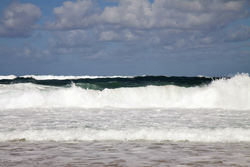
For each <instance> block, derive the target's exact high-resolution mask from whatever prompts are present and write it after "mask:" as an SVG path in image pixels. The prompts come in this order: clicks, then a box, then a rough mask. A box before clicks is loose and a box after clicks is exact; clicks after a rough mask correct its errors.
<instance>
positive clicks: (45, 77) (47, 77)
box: [20, 75, 134, 80]
mask: <svg viewBox="0 0 250 167" xmlns="http://www.w3.org/2000/svg"><path fill="white" fill-rule="evenodd" d="M20 77H22V78H34V79H36V80H66V79H96V78H133V77H134V76H88V75H84V76H70V75H69V76H64V75H61V76H56V75H24V76H20Z"/></svg>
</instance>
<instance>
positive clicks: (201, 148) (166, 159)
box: [0, 141, 250, 167]
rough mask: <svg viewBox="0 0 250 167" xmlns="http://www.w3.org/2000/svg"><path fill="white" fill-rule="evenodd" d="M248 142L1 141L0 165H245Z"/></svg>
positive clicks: (249, 158)
mask: <svg viewBox="0 0 250 167" xmlns="http://www.w3.org/2000/svg"><path fill="white" fill-rule="evenodd" d="M249 150H250V143H201V142H198V143H192V142H167V141H166V142H149V141H133V142H125V141H124V142H121V141H92V142H86V141H82V142H49V141H47V142H25V141H15V142H1V143H0V166H19V167H29V166H30V167H32V166H182V167H183V166H209V167H210V166H218V167H221V166H245V167H247V166H249V165H250V151H249Z"/></svg>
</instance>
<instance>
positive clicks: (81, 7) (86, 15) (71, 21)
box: [45, 0, 98, 30]
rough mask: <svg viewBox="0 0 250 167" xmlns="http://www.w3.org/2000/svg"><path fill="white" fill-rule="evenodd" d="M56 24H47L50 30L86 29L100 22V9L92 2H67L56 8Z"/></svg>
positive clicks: (46, 26)
mask: <svg viewBox="0 0 250 167" xmlns="http://www.w3.org/2000/svg"><path fill="white" fill-rule="evenodd" d="M53 13H54V15H55V22H52V23H51V22H46V23H45V28H46V29H49V30H75V29H86V28H89V27H91V26H92V25H94V24H96V23H97V22H98V15H97V13H98V8H97V7H96V5H95V4H94V3H93V1H91V0H83V1H81V0H77V1H76V2H71V1H66V2H64V3H63V6H61V7H57V8H54V10H53Z"/></svg>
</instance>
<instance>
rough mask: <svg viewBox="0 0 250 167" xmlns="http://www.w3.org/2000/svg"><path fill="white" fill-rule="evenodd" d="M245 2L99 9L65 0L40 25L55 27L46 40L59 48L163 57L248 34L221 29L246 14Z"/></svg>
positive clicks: (162, 0) (127, 1)
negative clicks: (226, 31)
mask: <svg viewBox="0 0 250 167" xmlns="http://www.w3.org/2000/svg"><path fill="white" fill-rule="evenodd" d="M248 3H249V2H248V1H245V0H211V1H210V0H209V1H208V0H185V1H183V0H154V1H153V2H150V1H149V0H120V1H119V3H118V5H117V6H107V7H105V8H104V9H103V10H101V9H100V8H99V7H98V4H97V3H95V1H90V0H77V1H76V2H72V1H66V2H64V3H63V5H62V6H60V7H57V8H54V11H53V13H54V15H55V20H54V21H53V22H46V23H45V24H44V28H45V29H47V30H53V31H54V33H53V35H54V39H51V40H50V41H49V46H50V48H51V49H52V50H53V52H54V53H58V54H69V53H75V54H77V53H79V54H80V55H85V56H86V55H93V57H98V58H100V57H102V56H103V57H112V55H113V57H115V55H140V56H141V55H144V56H146V57H147V55H151V56H163V57H164V56H167V55H171V53H180V52H185V53H186V51H187V50H204V49H206V48H207V49H208V50H209V49H211V48H212V47H215V46H216V48H217V49H218V48H219V47H217V45H223V42H225V41H227V42H232V41H234V40H247V39H249V37H248V36H249V35H247V34H249V27H245V28H243V27H240V28H238V29H237V31H236V32H233V33H231V35H227V37H225V33H222V32H224V31H225V28H226V27H227V26H228V25H230V24H232V23H234V22H235V21H237V20H239V19H242V18H245V17H248V15H249V9H247V8H246V7H245V6H246V4H248ZM112 42H114V43H116V45H113V43H112ZM114 46H119V47H114ZM88 48H89V49H88ZM197 53H198V52H197ZM199 53H200V52H199ZM208 53H209V52H208ZM94 55H95V56H94ZM172 55H173V54H172ZM197 55H198V54H197Z"/></svg>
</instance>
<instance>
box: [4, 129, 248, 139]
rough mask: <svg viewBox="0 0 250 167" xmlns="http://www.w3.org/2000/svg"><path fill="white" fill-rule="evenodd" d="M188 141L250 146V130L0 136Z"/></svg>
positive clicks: (38, 132) (59, 132)
mask: <svg viewBox="0 0 250 167" xmlns="http://www.w3.org/2000/svg"><path fill="white" fill-rule="evenodd" d="M22 139H25V140H27V141H51V140H52V141H73V140H77V141H103V140H118V141H135V140H146V141H189V142H250V130H249V129H240V128H237V129H236V128H225V129H215V130H211V129H188V128H182V129H171V130H167V129H166V130H157V129H139V130H136V129H130V130H87V129H74V130H49V129H45V130H25V131H11V132H0V141H2V142H3V141H11V140H22Z"/></svg>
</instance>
